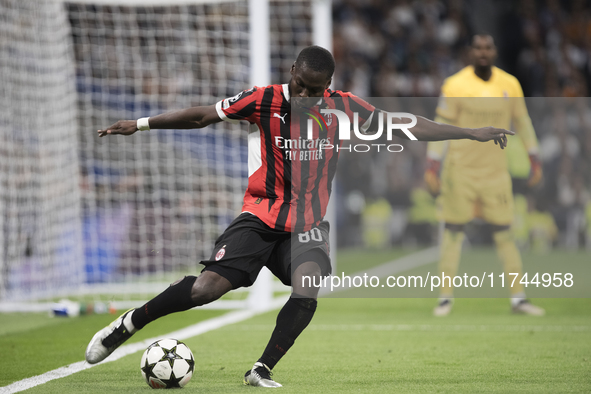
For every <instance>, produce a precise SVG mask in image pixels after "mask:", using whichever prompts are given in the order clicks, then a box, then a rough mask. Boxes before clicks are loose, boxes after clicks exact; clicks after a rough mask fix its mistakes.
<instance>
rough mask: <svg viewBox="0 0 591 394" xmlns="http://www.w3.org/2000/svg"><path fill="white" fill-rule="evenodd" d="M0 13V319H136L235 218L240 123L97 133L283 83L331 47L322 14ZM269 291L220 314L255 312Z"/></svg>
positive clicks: (280, 7)
mask: <svg viewBox="0 0 591 394" xmlns="http://www.w3.org/2000/svg"><path fill="white" fill-rule="evenodd" d="M0 15H2V16H1V17H0V18H1V23H0V36H1V37H3V38H2V39H0V41H1V42H2V45H0V86H1V87H0V93H1V94H0V105H2V108H3V111H0V113H1V114H2V115H0V151H1V152H2V153H0V245H2V255H0V311H7V310H40V309H44V308H46V307H47V304H45V303H44V302H50V301H52V300H55V299H57V298H60V297H81V298H84V297H86V298H87V299H88V298H91V299H93V298H94V299H97V300H98V299H101V300H103V301H114V302H115V304H116V305H117V306H120V307H123V306H126V305H128V304H132V305H137V303H138V300H142V299H145V298H146V297H150V296H152V295H154V294H155V293H158V292H159V291H161V290H162V289H163V288H164V287H165V286H167V285H168V283H170V282H171V281H172V280H174V279H176V278H178V277H179V276H182V275H184V274H197V273H198V272H199V265H198V263H199V261H200V260H202V259H204V258H208V257H209V253H210V252H211V248H212V246H213V243H214V241H215V238H216V237H217V236H218V235H219V234H220V233H221V232H222V231H223V230H224V229H225V227H226V226H227V225H228V224H229V222H230V221H231V220H232V219H233V218H234V217H235V216H236V215H237V214H238V213H239V211H240V207H241V204H242V197H243V194H244V190H245V187H246V165H245V163H246V152H247V149H246V133H245V130H244V125H231V124H228V123H226V122H223V123H220V124H217V125H214V126H213V127H210V128H208V129H204V130H199V131H198V132H190V131H175V130H155V131H150V132H145V133H139V134H136V135H135V136H134V137H133V139H131V138H128V139H125V138H123V137H115V138H102V139H100V140H99V139H98V137H97V136H96V130H97V129H99V128H103V127H106V126H108V125H110V124H111V123H113V122H114V121H116V120H118V119H135V118H139V117H143V116H151V115H155V114H157V113H161V112H164V111H169V110H174V109H180V108H184V107H188V106H194V105H205V104H212V103H215V102H217V101H218V100H220V99H222V98H225V97H228V96H231V95H234V94H236V93H237V92H239V91H241V90H243V89H246V88H248V87H250V86H252V85H259V86H261V85H266V84H269V83H282V82H286V81H287V79H288V78H289V68H290V66H291V63H292V62H293V60H294V57H295V56H296V55H297V53H298V51H299V50H300V49H302V48H303V47H305V46H307V45H311V44H314V43H315V44H318V45H322V46H324V47H327V48H328V49H331V46H332V43H331V40H332V26H331V0H249V1H246V0H173V1H165V0H141V1H139V0H118V1H115V0H68V1H57V0H6V1H2V2H0ZM333 233H334V231H333ZM333 249H335V248H333ZM270 277H271V275H270V273H269V272H266V273H264V274H263V275H262V277H261V278H260V280H259V281H257V284H255V286H253V288H252V290H251V291H250V292H249V294H250V296H249V297H244V296H238V298H239V299H238V300H231V299H230V300H221V301H220V302H218V303H214V304H215V305H214V307H220V308H234V307H243V306H244V305H245V303H246V305H250V306H252V305H255V304H260V303H262V304H263V305H265V303H268V302H270V300H271V297H272V293H273V290H274V285H273V284H272V283H274V282H272V281H271V279H270ZM259 282H260V283H259ZM40 300H41V301H42V302H40ZM253 300H254V301H256V302H253ZM36 302H37V304H35V303H36ZM34 305H37V306H36V307H35V306H34Z"/></svg>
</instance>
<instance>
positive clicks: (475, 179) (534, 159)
mask: <svg viewBox="0 0 591 394" xmlns="http://www.w3.org/2000/svg"><path fill="white" fill-rule="evenodd" d="M471 52H472V53H471V54H472V60H473V64H472V65H470V66H468V67H465V68H464V69H462V70H461V71H460V72H458V73H457V74H455V75H452V76H451V77H449V78H447V79H446V80H445V82H444V84H443V86H442V88H441V97H440V101H439V104H438V106H437V117H436V119H435V120H436V121H438V122H442V123H448V124H453V125H456V126H460V127H478V125H483V124H485V123H486V124H492V125H494V126H495V127H501V128H507V129H509V128H511V126H513V130H514V131H515V132H516V134H517V135H518V136H519V138H521V140H522V141H523V145H524V146H525V148H526V149H527V150H528V152H529V158H530V162H531V170H530V176H529V180H528V185H529V186H530V187H531V186H534V185H536V184H537V183H539V182H540V181H541V179H542V167H541V163H540V161H539V159H538V141H537V138H536V135H535V132H534V128H533V125H532V122H531V119H530V117H529V115H528V112H527V108H526V106H525V100H524V98H523V92H522V90H521V86H520V85H519V82H518V81H517V79H516V78H515V77H513V76H512V75H510V74H508V73H506V72H504V71H503V70H501V69H499V68H497V67H494V66H493V62H494V60H495V58H496V53H497V52H496V48H495V44H494V41H493V38H492V37H491V36H490V35H476V36H474V38H473V41H472V50H471ZM442 160H444V165H443V168H442V172H441V180H440V178H439V169H440V163H441V161H442ZM425 182H426V184H427V187H428V188H429V189H430V191H431V192H432V193H433V194H438V193H441V196H440V204H441V209H442V216H443V221H444V222H445V228H444V232H443V239H442V243H441V248H440V260H439V271H440V272H444V273H445V275H446V276H451V277H453V276H455V275H456V273H457V271H458V265H459V261H460V254H461V249H462V241H463V240H464V236H465V234H464V227H465V225H466V224H467V223H468V222H470V221H471V220H472V219H473V218H474V217H480V218H481V219H483V220H485V221H486V222H487V223H489V224H490V225H491V226H492V231H493V238H494V242H495V246H496V249H497V253H498V255H499V257H500V259H501V261H502V263H503V266H504V270H505V273H506V274H507V273H509V272H513V273H519V274H520V276H521V273H522V263H521V256H520V254H519V251H518V249H517V247H516V245H515V240H514V236H513V234H512V232H511V224H512V221H513V193H512V185H511V176H510V175H509V171H508V169H507V160H506V158H505V152H503V151H501V150H500V149H495V147H494V144H491V143H484V144H475V143H472V141H466V140H462V141H440V142H430V143H429V145H428V148H427V170H426V172H425ZM517 282H518V281H515V285H514V286H513V287H512V288H511V307H512V311H513V312H515V313H525V314H529V315H537V316H539V315H543V314H544V310H543V309H542V308H540V307H537V306H535V305H533V304H531V302H529V301H528V300H527V299H526V298H525V292H524V288H523V285H522V284H520V283H517ZM452 297H453V289H452V287H450V286H449V283H444V285H443V286H442V288H441V291H440V299H439V303H438V305H437V306H436V307H435V309H434V311H433V313H434V315H436V316H445V315H447V314H449V313H450V311H451V308H452V303H453V298H452Z"/></svg>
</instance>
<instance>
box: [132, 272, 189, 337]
mask: <svg viewBox="0 0 591 394" xmlns="http://www.w3.org/2000/svg"><path fill="white" fill-rule="evenodd" d="M195 280H197V277H196V276H185V277H184V278H183V280H181V281H180V282H178V283H176V284H174V285H171V286H169V287H168V288H167V289H166V290H164V291H163V292H162V293H160V294H158V295H157V296H156V297H154V298H152V299H151V300H150V301H148V302H147V303H146V304H144V305H143V306H141V307H139V308H136V309H135V310H134V311H133V314H132V315H131V322H132V323H133V325H134V326H135V328H136V329H137V330H139V329H141V328H143V327H144V326H145V325H146V324H148V323H150V322H151V321H153V320H156V319H158V318H160V317H162V316H166V315H168V314H170V313H173V312H181V311H186V310H187V309H191V308H192V307H194V306H195V303H193V301H192V300H191V289H192V288H193V283H195Z"/></svg>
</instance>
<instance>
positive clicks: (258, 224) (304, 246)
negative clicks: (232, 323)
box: [201, 213, 332, 289]
mask: <svg viewBox="0 0 591 394" xmlns="http://www.w3.org/2000/svg"><path fill="white" fill-rule="evenodd" d="M329 230H330V227H329V224H328V222H326V221H323V222H321V223H320V224H319V225H318V227H314V228H312V229H311V230H310V231H306V232H303V233H299V234H297V233H290V232H286V231H279V230H275V229H272V228H271V227H269V226H267V225H266V224H265V223H264V222H263V221H262V220H260V219H259V218H258V217H256V216H255V215H252V214H250V213H243V214H241V215H240V216H238V217H237V218H236V219H234V221H233V222H232V223H231V224H230V226H228V228H227V229H226V231H224V233H223V234H222V235H220V236H219V237H218V239H217V240H216V242H215V247H214V248H213V252H212V254H211V257H210V258H209V260H204V261H201V264H203V265H205V268H204V269H203V271H213V272H216V273H218V274H220V275H221V276H223V277H224V278H226V279H228V280H229V281H230V283H231V284H232V286H233V287H234V288H235V289H236V288H238V287H247V286H251V285H252V284H253V283H254V281H255V280H256V278H257V276H258V274H259V272H260V271H261V269H262V268H263V267H267V268H269V270H270V271H271V272H272V273H273V274H274V275H275V276H277V277H278V278H279V279H280V280H281V282H283V284H285V285H287V286H291V273H292V271H293V270H295V269H296V268H297V267H298V266H299V265H300V264H302V263H304V262H306V261H314V262H316V263H317V264H318V266H319V267H320V270H321V272H322V275H323V276H326V275H330V273H331V271H332V270H331V265H330V257H329V246H328V245H329V244H328V232H329Z"/></svg>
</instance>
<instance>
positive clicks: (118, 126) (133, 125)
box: [97, 120, 138, 137]
mask: <svg viewBox="0 0 591 394" xmlns="http://www.w3.org/2000/svg"><path fill="white" fill-rule="evenodd" d="M136 131H138V130H137V121H135V120H120V121H118V122H117V123H115V124H113V125H111V126H109V127H107V128H106V129H104V130H98V131H97V132H98V135H99V137H104V136H106V135H108V134H121V135H132V134H133V133H135V132H136Z"/></svg>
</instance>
